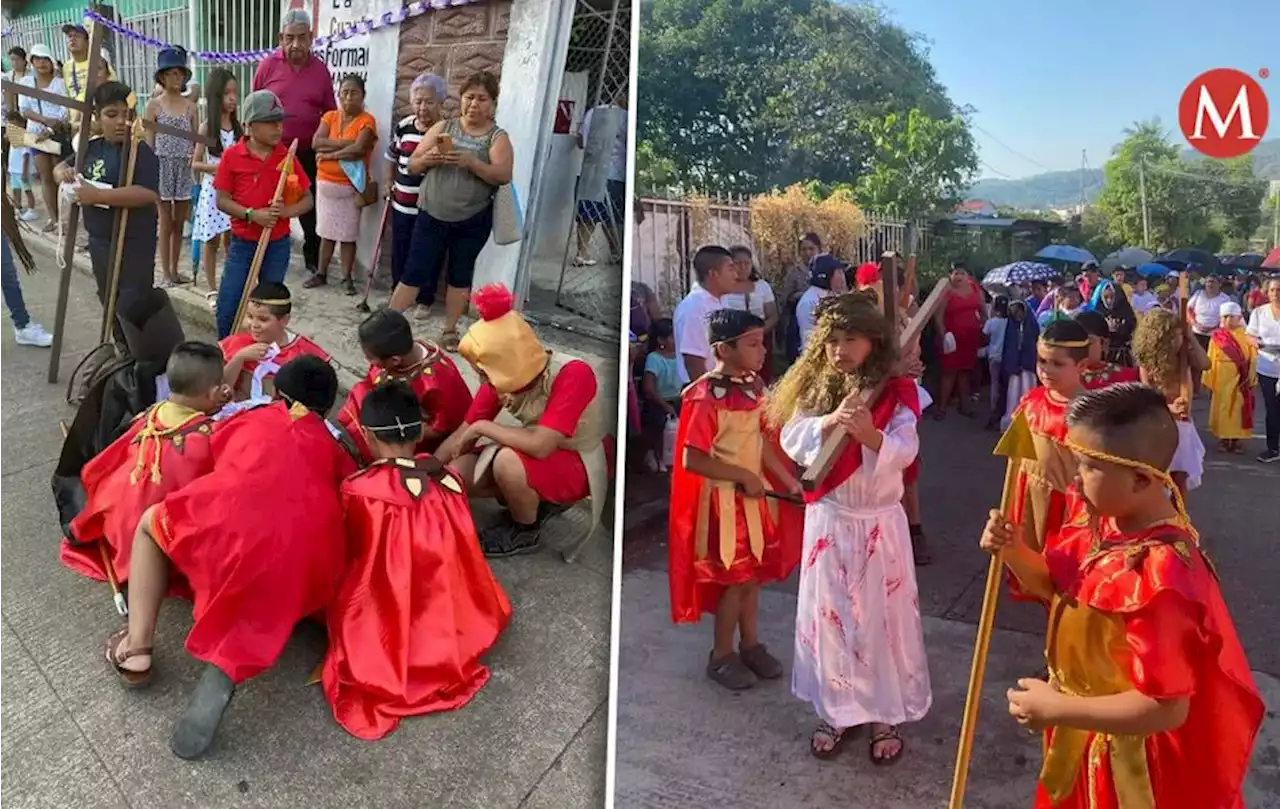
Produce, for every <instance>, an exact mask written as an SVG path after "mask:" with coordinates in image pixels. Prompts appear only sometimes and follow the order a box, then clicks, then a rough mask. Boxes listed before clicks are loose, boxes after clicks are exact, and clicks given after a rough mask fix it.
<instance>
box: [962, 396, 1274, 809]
mask: <svg viewBox="0 0 1280 809" xmlns="http://www.w3.org/2000/svg"><path fill="white" fill-rule="evenodd" d="M1067 424H1068V428H1067V430H1068V431H1067V439H1066V444H1067V446H1068V447H1069V448H1070V450H1071V451H1072V453H1073V454H1074V456H1075V459H1076V461H1077V463H1078V469H1079V471H1078V473H1077V475H1076V479H1075V487H1076V489H1077V490H1078V493H1079V495H1080V496H1081V498H1082V499H1081V505H1082V508H1081V509H1080V510H1079V511H1078V516H1077V519H1074V520H1072V521H1071V522H1070V523H1069V524H1068V525H1067V526H1065V528H1064V529H1063V531H1062V535H1061V538H1060V542H1059V543H1058V544H1057V545H1056V546H1055V547H1054V548H1052V549H1050V550H1049V551H1048V553H1047V554H1041V553H1040V552H1038V551H1036V550H1035V549H1033V548H1031V547H1029V546H1028V545H1027V544H1026V543H1025V542H1024V541H1023V539H1022V537H1021V535H1020V534H1021V532H1019V531H1018V530H1017V527H1016V526H1015V525H1013V524H1012V523H1010V522H1009V521H1008V519H1007V517H1006V515H1003V514H1001V513H1000V512H999V511H992V512H991V515H990V518H989V520H988V522H987V526H986V530H985V531H984V532H983V536H982V542H981V545H982V548H983V549H984V550H987V551H990V552H1002V553H1003V559H1004V561H1005V563H1006V564H1007V565H1008V566H1009V568H1010V570H1011V571H1012V572H1013V574H1014V575H1015V576H1016V577H1017V578H1018V580H1019V582H1020V583H1021V585H1022V589H1023V590H1024V591H1025V592H1027V593H1029V594H1031V595H1033V596H1035V597H1037V598H1039V599H1041V600H1043V601H1044V602H1045V603H1046V605H1047V606H1048V608H1049V627H1048V633H1047V637H1046V641H1045V649H1046V655H1045V656H1046V661H1047V662H1048V667H1049V679H1048V682H1045V681H1044V680H1040V679H1030V678H1029V679H1022V680H1019V681H1018V684H1017V687H1016V688H1011V689H1009V692H1008V698H1009V713H1010V714H1011V715H1012V716H1013V717H1014V719H1016V720H1017V721H1018V723H1019V724H1021V725H1022V726H1023V727H1026V728H1027V729H1029V730H1032V731H1038V730H1043V731H1044V737H1045V754H1044V764H1043V766H1042V767H1041V770H1040V778H1039V784H1038V787H1037V790H1036V803H1035V805H1036V807H1037V809H1086V807H1125V806H1148V807H1168V809H1175V807H1186V809H1191V808H1192V807H1194V808H1195V809H1242V807H1243V806H1244V803H1243V800H1242V798H1241V789H1242V785H1243V782H1244V778H1245V773H1246V772H1247V770H1248V767H1249V757H1250V751H1251V749H1252V747H1253V742H1254V738H1255V736H1256V735H1257V732H1258V729H1259V727H1260V726H1261V724H1262V716H1263V713H1264V710H1265V708H1264V706H1263V703H1262V699H1261V698H1260V696H1259V695H1258V690H1257V687H1256V686H1255V685H1254V682H1253V677H1252V675H1251V673H1250V670H1249V663H1248V661H1247V660H1246V659H1245V655H1244V650H1243V648H1242V647H1241V645H1240V640H1239V638H1238V637H1237V635H1236V630H1235V626H1234V625H1233V623H1232V621H1231V616H1230V615H1229V614H1228V612H1227V607H1226V604H1225V602H1224V601H1223V598H1222V591H1221V588H1220V586H1219V584H1218V579H1217V576H1216V575H1215V573H1214V571H1213V568H1212V567H1211V566H1210V564H1209V563H1208V560H1207V559H1206V558H1205V557H1204V555H1203V554H1202V553H1201V551H1200V548H1199V545H1198V536H1197V534H1196V532H1195V529H1194V528H1192V527H1191V524H1190V521H1189V520H1188V519H1187V516H1186V511H1185V507H1184V506H1183V503H1182V498H1181V496H1180V495H1179V494H1178V492H1177V488H1176V487H1175V485H1174V483H1173V480H1172V479H1171V478H1170V476H1169V473H1168V472H1166V471H1165V470H1166V469H1168V467H1169V464H1170V462H1171V461H1172V460H1173V455H1174V452H1175V450H1176V448H1177V446H1178V427H1177V425H1176V423H1175V422H1174V419H1173V416H1172V415H1171V414H1170V412H1169V409H1168V407H1167V405H1166V403H1165V398H1164V396H1163V395H1162V394H1161V393H1160V392H1159V391H1156V390H1154V389H1152V388H1149V387H1146V386H1144V385H1140V384H1135V383H1122V384H1118V385H1113V386H1110V387H1107V388H1104V389H1102V390H1098V391H1093V392H1090V393H1087V394H1084V395H1083V396H1080V397H1079V398H1077V399H1075V400H1074V401H1072V402H1071V405H1070V408H1069V412H1068V415H1067ZM1171 495H1172V497H1171Z"/></svg>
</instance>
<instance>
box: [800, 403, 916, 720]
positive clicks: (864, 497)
mask: <svg viewBox="0 0 1280 809" xmlns="http://www.w3.org/2000/svg"><path fill="white" fill-rule="evenodd" d="M821 422H822V419H821V417H809V416H797V417H795V418H793V419H792V420H791V421H790V422H788V423H787V425H786V426H785V427H783V429H782V448H783V450H784V451H785V452H786V453H787V454H788V455H789V456H791V458H792V459H793V460H795V461H796V463H798V464H800V465H801V466H809V465H811V464H813V462H814V461H815V460H816V458H817V457H818V452H819V450H820V449H821V447H822V425H821ZM919 447H920V441H919V438H918V436H917V434H916V417H915V415H914V414H913V413H912V412H911V411H910V410H908V409H907V408H905V407H899V408H898V409H897V411H896V412H895V413H894V414H893V417H892V418H891V419H890V421H889V424H888V425H887V427H886V429H885V430H884V443H883V445H882V446H881V448H880V451H879V452H872V451H871V450H869V449H867V448H865V447H864V448H863V449H862V465H861V466H859V467H858V470H857V471H856V472H855V473H854V474H853V475H851V476H850V477H849V479H848V480H846V481H844V483H842V484H841V485H840V486H839V487H838V488H836V489H835V490H833V491H831V492H828V493H827V495H826V496H825V497H823V498H822V499H821V500H819V501H818V502H816V503H813V504H811V505H809V506H808V507H807V508H806V509H805V522H804V555H803V557H802V558H801V563H800V565H801V566H800V601H799V604H798V605H797V608H796V642H795V661H794V663H793V665H792V668H791V693H792V694H794V695H795V696H797V697H799V698H800V699H803V700H807V701H808V702H810V703H811V704H812V705H813V707H814V710H816V711H817V713H818V716H819V717H821V718H822V719H823V720H824V721H826V722H829V723H830V724H831V725H833V726H834V727H837V728H847V727H852V726H854V725H861V724H865V723H867V722H883V723H885V724H889V725H898V724H901V723H904V722H915V721H917V720H919V719H921V718H922V717H923V716H924V715H925V713H926V712H928V710H929V706H930V705H931V704H932V703H933V692H932V690H931V689H930V687H929V663H928V660H927V659H926V657H925V652H924V632H923V629H922V628H921V623H920V602H919V599H918V597H917V591H916V572H915V563H914V560H913V558H912V553H911V536H910V533H909V532H908V529H907V515H906V512H904V511H903V510H902V505H901V500H902V473H903V470H905V469H906V468H907V466H909V465H910V463H911V461H912V460H913V459H914V458H915V457H916V453H917V452H918V450H919Z"/></svg>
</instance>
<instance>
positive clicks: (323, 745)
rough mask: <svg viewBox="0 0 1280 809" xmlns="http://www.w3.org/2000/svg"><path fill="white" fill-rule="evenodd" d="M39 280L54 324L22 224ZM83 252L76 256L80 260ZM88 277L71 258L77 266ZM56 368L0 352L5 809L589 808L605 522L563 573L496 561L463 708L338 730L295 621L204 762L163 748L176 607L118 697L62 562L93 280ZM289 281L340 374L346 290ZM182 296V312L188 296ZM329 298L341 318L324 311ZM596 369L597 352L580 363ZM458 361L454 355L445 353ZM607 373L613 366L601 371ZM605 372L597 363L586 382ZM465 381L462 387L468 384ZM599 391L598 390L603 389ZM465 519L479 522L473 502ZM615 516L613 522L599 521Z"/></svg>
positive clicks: (102, 613)
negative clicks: (490, 621) (142, 681)
mask: <svg viewBox="0 0 1280 809" xmlns="http://www.w3.org/2000/svg"><path fill="white" fill-rule="evenodd" d="M28 242H29V243H30V245H31V247H32V249H33V252H34V253H35V256H36V259H37V261H38V262H39V264H40V272H39V273H38V274H36V275H31V276H28V275H23V276H22V279H21V280H22V285H23V292H24V294H25V297H26V300H27V305H28V308H29V309H30V310H31V313H32V316H33V317H34V318H35V319H37V320H38V321H40V322H42V323H44V324H45V325H46V327H48V328H49V329H50V330H52V328H53V312H54V302H55V298H56V289H57V268H56V264H55V262H54V260H53V255H52V245H51V244H50V243H49V241H48V240H46V239H42V238H40V237H35V236H29V237H28ZM77 263H79V262H77ZM84 269H87V268H84ZM72 279H73V280H72V286H71V298H70V304H69V307H68V320H67V324H66V328H65V344H64V357H63V361H62V369H63V371H62V380H61V384H59V385H57V386H53V385H48V384H46V383H45V381H44V380H45V372H46V367H47V363H48V358H49V354H48V351H47V350H41V349H33V348H24V347H18V346H16V345H15V344H14V343H13V340H12V337H11V336H10V335H11V331H10V330H9V329H5V330H4V332H5V333H4V335H2V336H0V348H2V351H3V357H2V359H3V365H2V369H3V380H4V387H3V409H2V413H3V423H2V434H3V444H2V448H0V483H2V485H3V490H4V497H3V505H2V513H3V526H4V527H3V549H4V555H3V576H4V588H3V596H2V597H0V619H2V622H3V627H2V629H0V650H2V652H0V661H2V666H3V671H2V676H3V680H4V686H5V688H4V690H3V698H2V700H0V702H2V707H0V711H2V715H3V724H4V734H3V737H2V738H0V755H2V757H3V768H2V771H0V778H3V781H4V785H5V794H6V796H7V797H6V798H5V802H6V805H9V806H12V807H57V809H64V808H65V807H76V809H90V808H91V807H147V808H148V809H149V808H150V807H156V809H178V808H179V807H193V808H194V807H200V809H206V808H208V807H218V808H219V809H220V808H221V807H297V806H309V807H335V808H336V807H365V806H377V807H387V809H400V808H401V807H403V808H404V809H410V807H413V808H415V809H416V807H423V806H433V807H434V806H440V807H477V808H479V807H483V808H484V809H494V808H495V807H529V809H534V808H535V807H536V808H538V809H543V808H545V809H579V808H581V809H587V808H588V807H599V806H601V805H602V804H603V794H604V772H605V770H604V759H605V739H606V731H607V721H608V701H607V700H608V683H609V652H610V646H609V630H610V607H611V596H612V587H611V582H612V572H613V550H612V547H613V543H612V539H611V537H609V536H608V534H607V532H603V533H604V536H603V537H598V538H597V539H596V540H595V541H593V542H592V543H591V544H590V545H589V546H588V548H587V549H586V550H584V552H583V554H582V557H581V559H580V562H579V563H578V564H576V565H567V564H565V563H564V562H562V561H561V560H560V558H559V556H558V555H557V554H553V553H543V554H538V555H535V556H530V557H523V558H518V559H511V560H498V561H496V562H495V563H494V564H493V565H492V567H493V569H494V573H495V575H496V576H497V578H498V579H499V581H500V582H501V583H502V585H503V587H504V588H505V590H506V592H507V594H508V596H509V597H510V599H511V602H512V606H513V609H514V619H513V622H512V625H511V626H510V628H509V629H508V630H507V631H506V633H505V634H504V635H503V637H502V638H501V640H500V641H499V643H498V645H497V647H496V648H495V649H494V650H493V651H492V652H491V653H490V654H489V656H488V658H487V663H488V664H489V666H490V668H491V669H492V671H493V676H492V679H491V681H490V682H489V684H488V685H487V686H486V687H485V689H484V690H483V691H482V692H481V693H480V694H479V695H478V697H477V698H476V699H475V700H474V701H473V702H472V703H471V704H469V705H467V706H466V707H465V708H463V709H461V710H458V711H455V712H452V713H447V714H435V715H431V716H427V717H421V718H415V719H409V720H406V721H405V722H403V723H402V724H401V726H400V728H399V730H397V731H396V732H395V733H393V734H392V735H391V736H389V737H387V738H386V739H383V740H382V741H379V742H375V743H366V742H362V741H359V740H357V739H354V738H352V737H350V736H348V735H347V734H346V733H345V732H344V731H343V730H342V729H341V728H340V727H339V726H338V725H337V724H336V723H335V722H334V721H333V719H332V718H331V716H330V714H329V710H328V706H327V705H326V704H325V702H324V699H323V696H322V694H321V692H320V690H319V688H318V687H316V686H311V687H307V686H305V685H304V683H305V682H306V680H307V678H308V676H309V675H310V673H311V671H312V670H313V669H314V667H315V665H316V663H317V662H319V660H320V659H321V656H322V655H323V653H324V645H325V644H324V633H323V631H322V630H320V629H319V627H316V626H311V625H303V626H301V627H299V629H298V630H297V632H295V635H294V638H293V639H292V641H291V642H290V644H289V645H288V647H287V648H286V650H285V653H284V655H283V657H282V658H281V660H280V661H279V663H278V664H277V665H276V667H275V668H273V669H272V670H270V671H268V672H267V673H265V674H264V675H262V676H261V677H258V678H256V679H255V680H253V681H251V682H249V683H247V684H246V685H245V686H244V687H242V688H241V689H240V691H239V692H238V694H237V696H236V699H235V701H234V703H233V704H232V706H231V708H230V709H229V711H228V714H227V718H226V721H225V723H224V726H223V728H222V730H221V732H220V734H219V739H218V741H217V742H216V743H215V746H214V748H213V749H212V751H211V752H210V755H209V757H208V758H207V759H206V760H204V761H201V762H196V763H188V762H183V761H181V760H179V759H177V758H175V757H174V756H173V755H172V754H171V753H170V752H169V749H168V736H169V733H170V731H171V729H172V725H173V722H174V721H175V720H176V719H177V717H178V715H179V714H180V713H181V711H182V707H183V705H184V704H185V701H186V699H187V696H188V694H189V692H190V689H191V688H192V687H193V686H194V684H195V682H196V679H197V677H198V675H199V672H200V666H199V664H197V663H196V662H195V661H193V660H192V659H191V658H189V657H188V656H187V655H186V653H185V652H184V651H183V649H182V643H183V639H184V637H185V635H186V632H187V630H188V629H189V628H190V626H191V619H190V608H189V607H188V606H187V605H186V604H183V603H180V602H170V603H168V604H167V605H166V606H165V608H164V610H163V611H162V614H161V618H160V625H159V633H158V635H157V639H156V666H157V668H156V677H155V679H154V682H153V684H152V686H151V687H150V688H149V689H147V690H146V691H145V692H137V693H132V692H125V691H124V690H122V689H121V688H120V687H119V685H118V684H117V683H116V682H115V680H114V678H113V677H112V676H111V675H110V674H109V672H108V670H107V668H106V665H105V663H104V662H103V659H102V643H103V641H104V639H105V638H106V636H107V635H108V634H109V633H110V632H111V631H112V630H114V629H115V628H116V627H117V626H118V625H119V623H120V618H119V617H118V616H116V614H115V611H114V609H113V607H112V606H111V603H110V595H109V592H108V590H107V588H106V586H105V585H102V584H98V583H95V582H90V581H88V580H86V579H84V578H82V577H80V576H77V575H75V574H74V573H71V572H70V571H67V570H66V569H64V568H62V567H61V565H60V564H59V563H58V560H57V554H58V547H59V541H60V536H59V530H58V525H57V518H56V514H55V511H54V508H53V502H52V495H51V492H50V488H49V478H50V475H51V474H52V471H53V466H54V463H55V461H56V458H57V454H58V452H59V449H60V446H61V440H62V439H61V435H60V433H59V430H58V420H59V419H66V418H70V416H71V410H70V408H68V407H67V406H66V405H65V403H64V402H63V398H62V397H63V395H64V392H65V383H66V380H67V378H68V376H69V375H70V373H71V370H72V368H74V366H75V364H76V362H77V361H78V360H79V359H80V358H81V357H82V356H84V354H85V353H86V352H87V351H89V350H90V349H91V348H92V347H93V346H94V345H96V343H97V331H98V327H99V323H100V320H101V308H100V306H99V305H98V303H97V300H96V299H95V296H94V285H93V281H92V279H91V278H90V277H87V275H86V274H85V273H84V272H82V271H80V270H79V269H78V270H77V271H76V272H74V273H73V276H72ZM300 280H301V276H300V275H299V274H297V273H294V275H292V276H291V277H290V282H291V287H292V288H294V289H295V290H297V291H298V293H299V299H300V302H299V304H298V308H299V316H298V317H297V319H296V320H295V325H296V327H297V328H298V329H299V330H300V331H302V332H304V333H309V334H311V335H313V336H314V337H315V338H316V339H317V340H318V341H319V342H320V343H321V344H322V345H324V346H325V347H326V348H327V349H328V350H330V351H331V352H333V354H334V355H335V358H336V360H337V362H338V364H339V366H340V369H341V370H340V376H341V377H342V379H343V381H344V382H345V383H346V384H350V382H352V381H354V380H355V378H356V374H357V373H359V372H361V371H362V370H363V363H362V362H361V361H360V360H359V354H358V352H359V349H358V347H357V346H356V345H355V337H354V329H353V328H352V327H353V325H354V323H355V322H357V321H358V317H357V313H356V312H355V310H354V304H355V301H354V300H352V299H351V298H349V297H346V296H343V295H341V294H340V293H339V292H337V291H336V290H334V289H332V288H330V289H322V290H319V291H318V292H317V291H302V290H301V288H300V284H299V281H300ZM173 297H174V299H175V301H176V302H177V303H178V305H179V308H180V309H181V311H182V312H183V314H184V319H185V320H186V325H187V327H188V334H189V336H191V337H192V338H199V339H210V338H211V337H212V331H211V328H210V324H211V322H212V318H211V313H209V310H208V309H207V307H206V308H205V309H204V310H203V316H202V315H201V311H200V309H199V307H200V306H204V302H203V299H202V298H203V296H202V295H199V294H198V293H195V294H193V293H192V292H191V290H190V288H189V287H188V288H186V289H181V290H178V291H177V292H175V294H174V296H173ZM194 304H198V306H196V305H194ZM340 310H349V311H350V316H348V317H345V318H340V317H339V315H340V314H341V312H340ZM592 360H593V365H595V366H596V367H597V368H598V369H599V368H601V367H605V366H607V361H608V360H607V358H592ZM461 365H462V366H463V367H465V366H466V363H461ZM615 367H616V364H615ZM610 379H616V375H615V376H613V377H608V376H605V375H604V372H602V385H608V384H609V382H608V380H610ZM472 383H473V384H474V379H472ZM609 387H610V388H611V387H612V386H611V385H610V386H609ZM582 511H583V510H582V509H577V510H575V512H573V513H570V514H566V515H564V516H563V517H562V518H558V520H557V522H556V523H553V524H552V526H553V527H552V528H551V529H550V530H549V531H548V534H549V535H548V537H547V539H548V541H549V542H550V543H552V544H555V543H557V542H560V541H562V540H564V539H567V538H568V536H569V535H570V534H571V532H575V531H577V530H580V528H581V527H582V519H583V517H584V515H583V514H582ZM476 517H477V521H478V522H481V523H484V522H485V521H486V520H489V519H492V514H491V512H489V510H488V509H484V510H478V511H477V515H476ZM611 525H612V523H611V522H609V526H611Z"/></svg>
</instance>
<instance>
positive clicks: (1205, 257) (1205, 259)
mask: <svg viewBox="0 0 1280 809" xmlns="http://www.w3.org/2000/svg"><path fill="white" fill-rule="evenodd" d="M1156 263H1157V264H1163V265H1164V266H1166V267H1168V268H1169V269H1171V270H1178V271H1182V270H1196V271H1198V272H1206V273H1207V272H1212V271H1213V270H1214V269H1216V268H1218V267H1220V266H1222V263H1221V262H1220V261H1218V257H1217V256H1215V255H1214V254H1213V253H1210V252H1209V251H1208V250H1200V249H1198V248H1195V247H1183V248H1179V249H1178V250H1170V251H1169V252H1168V253H1165V254H1164V255H1160V256H1156Z"/></svg>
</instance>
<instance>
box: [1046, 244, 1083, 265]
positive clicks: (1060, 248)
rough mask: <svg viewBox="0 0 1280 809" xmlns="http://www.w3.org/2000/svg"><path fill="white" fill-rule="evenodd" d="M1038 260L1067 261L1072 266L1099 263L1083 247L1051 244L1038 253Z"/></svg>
mask: <svg viewBox="0 0 1280 809" xmlns="http://www.w3.org/2000/svg"><path fill="white" fill-rule="evenodd" d="M1036 258H1050V259H1056V260H1058V261H1066V262H1070V263H1071V264H1084V263H1086V262H1089V261H1092V262H1094V263H1097V261H1098V260H1097V259H1096V258H1094V257H1093V253H1090V252H1089V251H1088V250H1085V249H1084V248H1083V247H1072V246H1071V245H1069V244H1051V245H1049V246H1048V247H1046V248H1044V249H1043V250H1041V251H1040V252H1039V253H1036Z"/></svg>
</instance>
